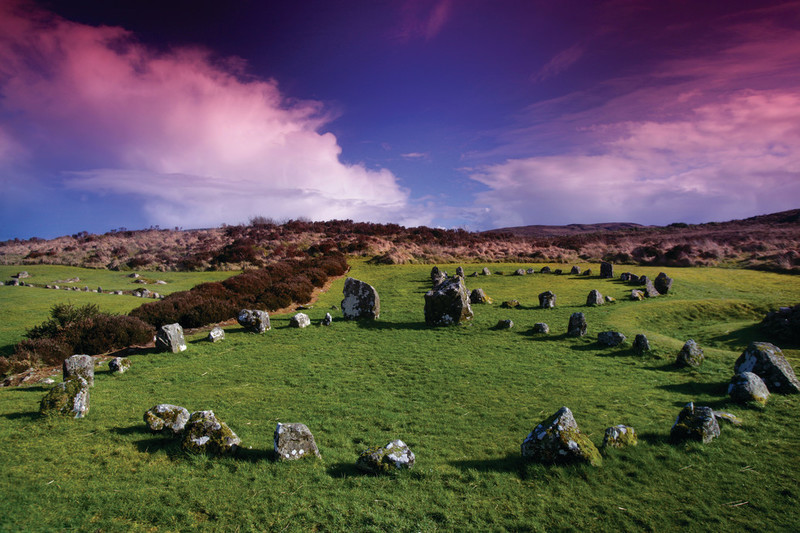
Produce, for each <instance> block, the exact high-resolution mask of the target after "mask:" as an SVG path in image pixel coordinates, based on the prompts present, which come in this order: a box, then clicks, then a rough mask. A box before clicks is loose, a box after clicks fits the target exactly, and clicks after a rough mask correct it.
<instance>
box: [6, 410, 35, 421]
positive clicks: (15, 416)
mask: <svg viewBox="0 0 800 533" xmlns="http://www.w3.org/2000/svg"><path fill="white" fill-rule="evenodd" d="M2 416H3V418H5V419H8V420H36V419H37V418H39V417H40V416H41V415H40V414H39V411H27V412H25V413H7V414H4V415H2Z"/></svg>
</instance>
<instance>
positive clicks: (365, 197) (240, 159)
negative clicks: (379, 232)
mask: <svg viewBox="0 0 800 533" xmlns="http://www.w3.org/2000/svg"><path fill="white" fill-rule="evenodd" d="M0 10H2V12H0V89H2V92H3V95H4V98H3V100H2V103H1V104H0V105H1V106H2V107H0V113H1V114H0V120H3V121H4V123H0V134H3V133H4V135H0V151H2V150H3V149H4V147H7V146H11V145H10V144H9V143H7V142H5V141H3V139H4V138H7V137H8V136H9V135H11V136H14V138H15V139H16V142H17V143H18V144H19V145H20V146H21V148H22V149H24V150H26V151H27V152H28V153H29V154H30V157H31V158H32V159H34V158H36V157H41V156H44V155H46V156H47V157H48V158H55V159H58V160H59V161H60V164H61V165H62V170H65V171H73V172H70V173H67V174H66V181H67V183H68V184H69V186H71V187H73V188H77V189H86V190H91V191H93V192H110V193H119V194H130V195H134V196H138V197H139V198H141V201H143V202H144V205H146V206H147V207H146V208H147V210H148V212H149V213H150V215H151V218H152V221H153V222H155V223H160V224H170V225H181V226H186V227H191V226H197V225H214V224H219V223H220V222H240V221H242V220H246V219H247V217H248V216H251V215H254V214H264V215H269V216H275V217H298V216H306V217H310V218H315V219H318V218H332V217H337V218H356V219H371V220H403V219H406V217H409V218H410V219H411V220H410V222H420V221H424V220H422V219H416V218H414V216H413V215H408V213H409V210H408V206H407V202H408V196H409V193H408V191H406V190H405V189H403V188H402V187H401V186H400V185H399V183H398V180H397V178H396V177H395V176H394V175H393V174H392V173H391V172H389V171H388V170H379V171H375V170H369V169H367V168H365V167H364V166H363V165H360V164H355V165H348V164H344V163H342V162H341V161H340V155H341V148H340V147H339V145H338V143H337V140H336V137H335V136H334V135H332V134H330V133H324V132H322V131H321V130H322V128H323V127H324V126H325V124H326V123H327V121H329V120H330V118H331V117H329V116H328V115H327V114H326V112H325V110H324V109H323V107H322V106H321V104H319V103H318V102H314V101H298V100H290V99H288V98H286V97H285V96H284V95H283V94H282V93H281V91H280V90H279V88H278V84H277V82H275V81H274V80H257V79H251V78H247V77H246V76H244V75H243V70H242V64H241V61H236V60H223V61H219V60H218V59H217V58H214V57H212V56H211V55H210V54H209V53H208V52H206V51H204V50H201V49H188V48H182V49H175V50H171V51H168V52H164V53H158V52H155V51H153V50H150V49H148V48H147V47H145V46H143V45H141V44H139V43H137V42H136V41H135V40H134V39H133V37H132V35H131V34H130V33H129V32H127V31H126V30H124V29H121V28H111V27H99V28H96V27H90V26H85V25H81V24H76V23H73V22H69V21H66V20H63V19H60V18H57V17H54V16H50V15H48V14H46V13H42V12H38V11H32V10H31V8H30V7H29V6H28V5H27V4H19V5H17V6H14V5H6V6H5V7H3V8H0ZM8 150H10V148H5V151H8ZM14 151H15V152H19V151H20V148H19V147H15V148H14ZM0 157H2V155H1V154H0ZM59 158H60V159H59ZM423 218H424V217H423Z"/></svg>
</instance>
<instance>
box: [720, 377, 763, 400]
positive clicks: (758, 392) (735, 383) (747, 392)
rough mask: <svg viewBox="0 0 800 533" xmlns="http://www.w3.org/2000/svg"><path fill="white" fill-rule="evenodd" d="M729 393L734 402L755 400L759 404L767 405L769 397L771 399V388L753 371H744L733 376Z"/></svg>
mask: <svg viewBox="0 0 800 533" xmlns="http://www.w3.org/2000/svg"><path fill="white" fill-rule="evenodd" d="M728 395H729V396H730V397H731V400H733V401H734V402H739V403H748V402H753V403H756V404H758V405H766V403H767V399H769V389H768V388H767V385H766V384H765V383H764V380H762V379H761V378H760V377H759V376H758V375H756V374H754V373H752V372H742V373H741V374H736V375H735V376H733V378H731V383H730V385H728Z"/></svg>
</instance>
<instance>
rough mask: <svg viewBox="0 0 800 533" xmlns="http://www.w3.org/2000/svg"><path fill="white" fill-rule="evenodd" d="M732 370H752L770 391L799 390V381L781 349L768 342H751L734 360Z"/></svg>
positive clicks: (790, 391) (739, 372)
mask: <svg viewBox="0 0 800 533" xmlns="http://www.w3.org/2000/svg"><path fill="white" fill-rule="evenodd" d="M733 371H734V372H735V373H737V374H741V373H742V372H752V373H754V374H756V375H758V377H760V378H761V379H763V380H764V383H765V384H766V386H767V388H768V389H769V390H770V392H781V393H784V394H788V393H792V394H794V393H797V392H800V381H798V380H797V377H796V376H795V374H794V370H793V369H792V365H790V364H789V361H787V360H786V357H784V356H783V352H781V349H780V348H778V347H777V346H775V345H774V344H770V343H768V342H751V343H750V346H748V347H747V349H746V350H745V351H744V352H742V355H740V356H739V358H738V359H737V360H736V363H735V364H734V366H733Z"/></svg>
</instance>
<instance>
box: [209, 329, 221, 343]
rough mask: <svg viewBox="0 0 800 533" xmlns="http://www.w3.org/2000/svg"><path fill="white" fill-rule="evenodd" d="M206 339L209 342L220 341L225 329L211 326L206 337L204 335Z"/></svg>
mask: <svg viewBox="0 0 800 533" xmlns="http://www.w3.org/2000/svg"><path fill="white" fill-rule="evenodd" d="M206 340H207V341H209V342H220V341H223V340H225V330H224V329H222V328H220V327H216V328H213V329H212V330H211V331H209V332H208V337H206Z"/></svg>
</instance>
